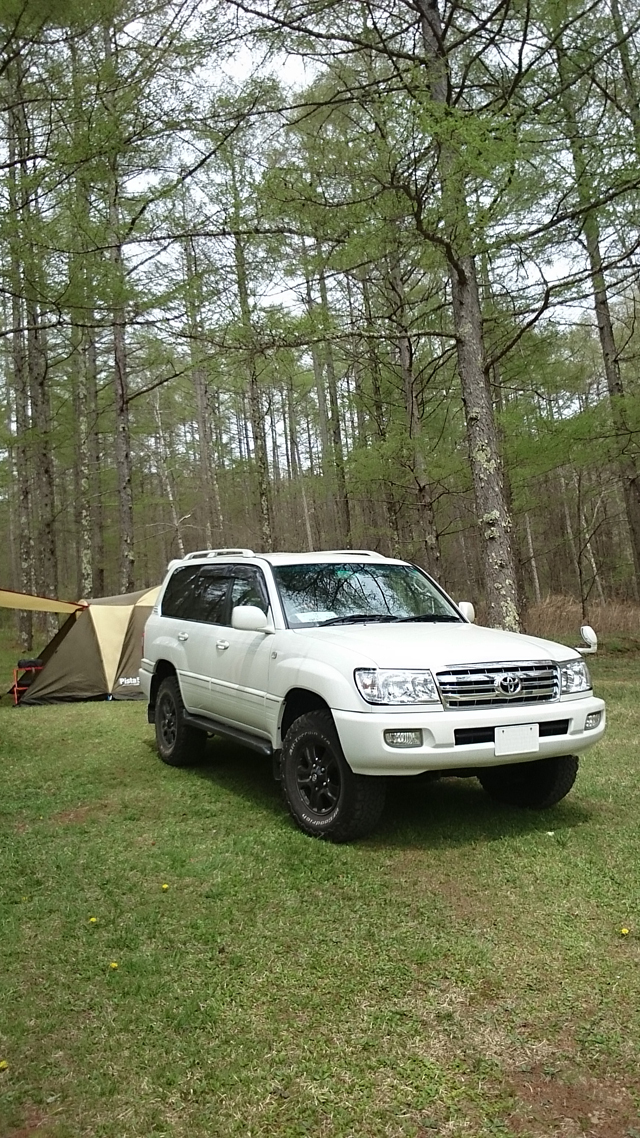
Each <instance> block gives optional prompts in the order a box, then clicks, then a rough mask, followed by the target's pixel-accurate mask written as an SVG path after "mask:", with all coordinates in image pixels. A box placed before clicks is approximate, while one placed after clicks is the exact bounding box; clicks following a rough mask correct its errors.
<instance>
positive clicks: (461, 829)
mask: <svg viewBox="0 0 640 1138" xmlns="http://www.w3.org/2000/svg"><path fill="white" fill-rule="evenodd" d="M591 817H592V813H591V811H590V810H589V809H588V808H585V805H584V803H582V802H577V801H572V799H571V796H569V797H568V798H566V799H565V800H564V801H563V802H560V803H558V805H557V806H555V807H553V808H552V809H551V810H520V809H517V808H515V807H509V806H503V805H501V804H500V803H497V802H494V801H493V800H492V799H491V798H489V796H488V794H486V793H485V791H484V790H483V789H482V787H481V786H480V784H479V783H478V782H477V780H476V779H475V778H443V779H439V780H438V781H437V782H428V781H426V780H422V779H421V778H420V777H418V778H415V779H412V778H406V779H405V778H397V779H389V786H388V792H387V804H386V807H385V812H384V814H383V816H382V819H381V821H380V824H379V826H378V828H377V830H376V832H375V834H373V835H372V837H371V839H370V841H373V843H375V844H376V845H378V844H384V845H385V846H402V847H403V848H410V847H412V846H413V847H431V848H435V847H438V846H449V847H450V846H455V845H473V844H475V843H477V842H497V841H502V840H503V839H505V838H508V837H515V836H517V835H525V834H533V833H540V832H542V833H546V832H547V831H549V830H553V831H554V832H555V833H556V834H558V835H561V834H562V832H567V831H570V830H573V829H575V828H576V827H577V826H584V825H585V824H586V823H588V822H589V821H590V820H591Z"/></svg>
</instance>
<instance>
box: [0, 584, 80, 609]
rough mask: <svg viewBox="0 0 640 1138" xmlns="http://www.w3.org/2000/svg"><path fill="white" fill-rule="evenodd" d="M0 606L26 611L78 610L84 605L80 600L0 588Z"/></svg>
mask: <svg viewBox="0 0 640 1138" xmlns="http://www.w3.org/2000/svg"><path fill="white" fill-rule="evenodd" d="M0 608H4V609H22V610H23V611H27V612H78V610H79V609H82V608H84V605H83V604H82V602H80V601H78V602H76V601H56V600H54V599H53V598H51V597H36V596H33V595H32V594H31V593H16V592H14V590H13V589H0Z"/></svg>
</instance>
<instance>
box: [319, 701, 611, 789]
mask: <svg viewBox="0 0 640 1138" xmlns="http://www.w3.org/2000/svg"><path fill="white" fill-rule="evenodd" d="M598 711H599V712H601V719H600V722H599V724H598V726H597V727H595V728H593V729H592V730H590V731H585V720H586V718H587V715H589V714H591V713H593V712H598ZM333 718H334V721H335V724H336V728H337V731H338V735H339V737H340V742H341V744H342V749H343V751H344V754H345V757H346V759H347V762H348V763H349V766H350V767H351V769H352V770H353V772H354V773H355V774H368V775H413V774H421V773H422V772H423V771H440V770H441V771H446V770H455V769H456V768H458V769H460V768H468V767H492V766H501V765H503V764H506V763H518V762H530V761H535V760H536V759H544V758H549V757H551V756H556V755H577V754H579V753H580V752H582V751H586V750H587V749H588V748H589V747H592V746H593V745H594V743H597V742H598V740H599V739H601V738H602V736H603V735H604V731H605V726H606V713H605V705H604V701H603V700H601V699H597V698H596V697H595V696H587V697H583V698H582V699H560V700H554V701H553V703H546V704H530V705H528V706H522V705H520V706H517V707H492V708H486V709H484V708H482V709H475V710H473V711H471V710H465V711H442V710H440V711H419V712H416V711H411V710H405V709H404V708H394V710H393V711H391V710H389V709H387V708H382V709H380V710H378V709H375V710H373V711H370V712H354V711H334V712H333ZM565 720H566V721H568V724H567V730H566V733H565V734H559V735H549V736H542V737H541V738H540V739H539V744H538V747H539V749H538V750H537V751H535V752H527V753H526V754H510V755H500V756H496V753H495V744H494V743H493V742H486V743H466V742H464V743H460V742H459V743H458V744H456V740H455V735H454V732H455V731H460V730H462V731H464V729H473V728H478V729H482V728H484V729H486V728H495V727H511V726H515V725H517V724H529V723H537V724H539V726H540V727H541V728H542V727H543V725H544V724H549V725H552V724H554V723H557V722H558V721H562V722H564V721H565ZM416 728H419V729H420V730H421V731H422V746H421V747H411V748H397V747H391V746H389V745H388V744H387V743H386V742H385V738H384V732H385V730H394V731H403V730H407V731H408V730H415V729H416Z"/></svg>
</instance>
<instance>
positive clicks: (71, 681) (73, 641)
mask: <svg viewBox="0 0 640 1138" xmlns="http://www.w3.org/2000/svg"><path fill="white" fill-rule="evenodd" d="M45 651H46V649H45ZM105 691H106V684H105V677H104V668H103V666H102V657H101V655H100V649H99V647H98V641H97V638H96V633H95V629H94V627H93V621H92V620H91V617H90V615H89V610H88V609H87V610H85V612H83V613H81V615H80V616H79V617H78V619H77V620H76V621H75V623H74V626H73V628H71V629H70V630H69V632H68V633H67V635H66V636H65V638H64V640H63V641H62V643H60V644H59V645H58V649H57V651H56V652H54V653H53V655H52V656H51V657H50V659H49V660H48V661H47V663H46V664H45V667H44V668H43V669H42V671H41V672H39V673H38V674H37V676H36V678H35V680H34V681H33V683H32V684H31V687H29V688H28V689H27V691H26V692H25V693H24V695H23V696H22V698H21V700H20V703H21V704H23V703H24V704H28V703H51V702H57V701H59V700H68V699H99V698H100V696H102V695H104V694H105Z"/></svg>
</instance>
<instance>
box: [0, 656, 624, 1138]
mask: <svg viewBox="0 0 640 1138" xmlns="http://www.w3.org/2000/svg"><path fill="white" fill-rule="evenodd" d="M593 672H594V675H595V676H596V683H597V686H598V689H599V690H600V691H601V692H602V694H604V695H605V697H606V698H607V699H608V701H609V714H610V727H609V733H608V735H607V738H606V741H605V742H604V743H603V744H602V745H600V746H599V747H598V748H597V749H596V750H594V751H592V752H590V753H589V755H588V756H587V757H586V758H585V759H584V761H583V764H582V769H581V773H580V775H579V779H578V783H577V785H576V787H575V788H574V790H573V792H572V794H571V795H570V796H569V798H568V799H566V801H565V802H563V803H561V804H560V805H559V806H558V807H556V808H555V810H553V811H550V812H548V813H546V814H544V815H536V814H530V813H521V812H518V811H515V810H509V809H506V808H500V807H498V806H496V805H495V804H492V803H491V802H490V801H489V799H488V798H487V797H486V796H485V795H484V794H483V793H482V791H481V790H480V789H479V787H478V785H477V783H476V782H475V780H466V781H463V780H448V781H443V782H441V783H436V784H433V785H431V786H423V787H418V786H416V785H415V783H411V782H409V781H402V782H399V783H398V784H396V785H394V786H393V787H392V790H391V794H390V800H389V804H388V807H387V810H386V813H385V816H384V819H383V822H382V825H381V826H380V828H379V829H378V831H377V832H376V833H375V834H374V835H373V836H372V837H371V838H370V839H368V840H367V841H364V842H361V843H358V844H355V845H351V846H332V845H329V844H324V843H322V842H318V841H314V840H312V839H308V838H306V837H304V836H303V835H302V834H301V833H299V832H298V831H297V830H296V829H295V828H294V827H293V825H292V823H291V822H290V820H289V819H288V817H287V815H286V813H285V811H284V809H283V807H282V805H281V802H280V799H279V793H278V789H277V787H276V786H275V784H274V783H273V782H272V781H271V778H270V772H269V770H268V764H266V763H265V762H264V761H263V760H261V759H260V758H258V757H257V756H253V755H252V754H250V753H248V752H243V751H240V750H237V749H235V748H233V747H232V746H230V745H228V744H223V743H221V742H215V743H213V744H211V746H210V753H209V758H208V761H207V763H206V764H205V765H203V766H202V767H199V768H193V769H188V770H174V769H171V768H169V767H166V766H163V765H162V764H161V763H160V762H159V760H158V758H157V757H156V755H155V753H154V750H153V746H152V731H151V728H150V727H148V725H147V724H146V721H145V709H144V706H142V705H140V704H129V705H127V704H116V703H97V704H80V705H70V706H64V705H61V706H57V707H43V708H29V709H28V708H24V709H17V710H14V709H12V708H11V707H10V705H9V701H8V699H6V697H5V698H4V699H3V701H2V704H1V705H0V762H1V764H2V765H1V770H2V784H1V798H0V824H1V828H0V833H1V834H2V869H1V873H0V896H1V899H2V919H3V926H2V937H1V941H0V943H1V945H2V961H1V963H2V970H1V972H0V991H1V994H2V998H1V1003H0V1059H3V1060H5V1061H6V1062H7V1063H8V1068H7V1069H6V1070H5V1071H4V1072H3V1073H1V1074H0V1094H1V1095H2V1105H1V1107H0V1135H2V1138H9V1136H13V1138H18V1136H19V1138H23V1136H26V1135H31V1134H37V1135H39V1136H42V1138H72V1136H73V1138H76V1136H80V1135H82V1136H85V1135H86V1136H91V1138H147V1136H151V1135H167V1136H169V1135H170V1136H176V1138H178V1136H179V1138H235V1136H236V1135H237V1136H238V1138H239V1136H243V1138H244V1136H253V1138H267V1136H272V1135H277V1136H282V1138H289V1136H291V1138H299V1136H301V1135H313V1136H314V1138H316V1136H318V1138H426V1136H427V1135H432V1134H441V1135H447V1136H453V1138H455V1136H457V1135H460V1136H463V1135H465V1136H472V1138H480V1136H482V1138H484V1136H485V1135H486V1136H502V1138H505V1136H507V1135H524V1136H529V1138H537V1136H539V1135H540V1136H543V1135H549V1136H550V1135H560V1134H561V1135H563V1136H566V1138H579V1136H581V1135H585V1134H587V1135H590V1136H591V1135H595V1136H598V1135H601V1136H602V1138H610V1136H612V1135H614V1134H615V1135H616V1138H624V1136H625V1135H628V1136H629V1138H634V1136H635V1138H638V1135H640V1116H639V1114H638V1109H637V1108H638V1101H639V1100H638V1095H639V1093H640V1079H639V1077H638V1073H637V1072H638V1068H639V1064H638V1059H639V1056H638V1050H639V1043H638V1041H639V1040H640V991H639V988H640V969H639V967H638V966H639V964H640V916H639V900H640V889H639V886H640V871H639V862H640V857H639V855H640V827H639V825H638V817H639V815H640V788H639V786H638V758H637V757H638V743H639V734H640V701H639V700H638V682H639V680H640V661H639V660H638V659H637V658H634V657H629V656H628V657H626V659H625V660H624V661H622V660H620V659H618V658H613V659H611V660H609V659H597V660H596V661H595V662H594V663H593ZM165 883H166V884H168V886H169V888H168V889H167V890H166V891H164V890H163V888H162V886H163V884H165ZM91 917H96V918H97V920H96V922H95V923H90V918H91ZM622 927H626V928H629V929H630V933H629V935H628V936H622V935H621V933H620V929H621V928H622ZM111 962H116V963H117V964H118V968H117V969H112V968H111V967H110V964H111ZM607 1127H609V1128H608V1129H607Z"/></svg>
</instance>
